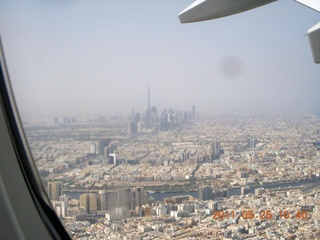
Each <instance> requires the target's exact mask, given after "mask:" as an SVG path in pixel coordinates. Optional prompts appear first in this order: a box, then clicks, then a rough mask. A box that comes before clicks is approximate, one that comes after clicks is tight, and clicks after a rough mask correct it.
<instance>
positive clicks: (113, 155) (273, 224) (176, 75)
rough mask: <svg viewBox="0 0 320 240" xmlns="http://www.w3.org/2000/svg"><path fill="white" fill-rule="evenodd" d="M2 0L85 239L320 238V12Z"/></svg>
mask: <svg viewBox="0 0 320 240" xmlns="http://www.w3.org/2000/svg"><path fill="white" fill-rule="evenodd" d="M190 3H191V2H190V1H168V0H166V1H158V2H155V1H146V0H141V1H138V2H136V1H134V2H133V1H28V2H26V1H1V3H0V31H1V39H2V42H3V46H4V51H5V56H6V61H7V64H8V69H9V75H10V79H11V82H12V85H13V90H14V94H15V98H16V101H17V104H18V109H19V112H20V115H21V118H22V122H23V125H24V129H25V132H26V135H27V138H28V143H29V146H30V149H31V152H32V154H33V158H34V161H35V163H36V165H37V168H38V171H39V174H40V175H41V177H42V181H43V184H44V187H45V188H46V191H47V193H48V197H49V199H50V200H51V203H52V206H53V208H54V209H55V211H56V213H57V215H58V216H59V217H60V218H61V220H62V222H63V223H64V225H65V226H66V228H67V230H68V231H69V232H70V234H71V235H72V236H73V237H74V238H83V237H88V238H90V237H91V238H94V237H95V238H97V239H98V238H104V237H106V238H108V237H110V238H115V239H124V237H126V238H127V239H137V238H138V237H140V238H145V239H148V238H150V239H151V238H155V239H157V238H182V239H202V238H203V237H204V236H205V235H206V236H207V235H208V236H211V237H212V238H222V237H225V238H226V239H229V238H230V239H231V238H236V237H238V238H243V237H249V236H252V237H254V236H256V237H257V239H258V238H259V239H260V238H261V239H262V238H274V239H280V238H281V237H283V238H284V237H288V238H289V237H297V236H299V237H300V236H305V237H307V236H309V237H310V238H314V239H316V238H318V237H319V236H320V231H319V229H318V226H319V207H318V206H319V203H320V195H319V193H320V189H319V187H318V185H319V177H320V165H319V156H320V153H319V147H320V127H319V124H320V119H319V114H320V111H319V103H320V102H319V96H318V91H319V87H320V85H319V84H320V82H319V76H320V70H319V65H316V64H314V63H313V61H312V55H311V51H310V49H309V44H308V39H307V37H304V35H305V33H306V31H307V30H308V29H309V28H310V27H312V26H313V25H314V24H316V22H317V21H319V14H318V13H317V12H314V11H312V10H310V9H308V8H305V7H303V6H302V5H299V4H297V3H295V2H285V1H279V2H275V3H272V4H269V5H266V6H263V7H261V8H257V9H254V10H252V11H248V12H244V13H241V14H238V15H234V16H230V17H228V18H221V19H217V20H213V21H206V22H200V23H192V24H181V23H180V22H179V19H177V16H178V13H179V12H181V11H182V10H183V9H184V8H185V7H186V6H188V5H189V4H190Z"/></svg>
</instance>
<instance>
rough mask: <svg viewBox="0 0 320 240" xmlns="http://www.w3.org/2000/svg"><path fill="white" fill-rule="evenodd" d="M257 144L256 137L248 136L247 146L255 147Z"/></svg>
mask: <svg viewBox="0 0 320 240" xmlns="http://www.w3.org/2000/svg"><path fill="white" fill-rule="evenodd" d="M256 144H257V139H254V138H253V137H249V138H248V148H249V149H255V148H256Z"/></svg>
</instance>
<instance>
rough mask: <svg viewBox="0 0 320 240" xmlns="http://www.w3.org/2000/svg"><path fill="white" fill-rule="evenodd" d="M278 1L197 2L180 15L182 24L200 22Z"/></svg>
mask: <svg viewBox="0 0 320 240" xmlns="http://www.w3.org/2000/svg"><path fill="white" fill-rule="evenodd" d="M274 1H276V0H197V1H195V2H194V3H192V4H191V5H190V6H189V7H187V8H186V9H184V10H183V11H182V12H181V13H179V19H180V22H181V23H190V22H199V21H205V20H210V19H215V18H220V17H225V16H229V15H232V14H236V13H240V12H244V11H247V10H250V9H253V8H257V7H260V6H263V5H265V4H268V3H271V2H274Z"/></svg>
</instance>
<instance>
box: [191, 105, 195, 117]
mask: <svg viewBox="0 0 320 240" xmlns="http://www.w3.org/2000/svg"><path fill="white" fill-rule="evenodd" d="M195 118H196V106H194V105H193V106H192V119H195Z"/></svg>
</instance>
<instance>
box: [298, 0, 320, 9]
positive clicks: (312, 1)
mask: <svg viewBox="0 0 320 240" xmlns="http://www.w3.org/2000/svg"><path fill="white" fill-rule="evenodd" d="M296 2H298V3H301V4H303V5H305V6H307V7H309V8H312V9H314V10H316V11H318V12H320V1H319V0H296Z"/></svg>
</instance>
